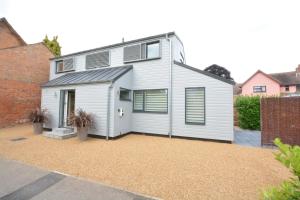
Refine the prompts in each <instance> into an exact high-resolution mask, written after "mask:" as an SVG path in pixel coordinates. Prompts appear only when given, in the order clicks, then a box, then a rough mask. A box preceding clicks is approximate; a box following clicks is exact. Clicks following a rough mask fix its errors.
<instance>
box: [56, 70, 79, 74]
mask: <svg viewBox="0 0 300 200" xmlns="http://www.w3.org/2000/svg"><path fill="white" fill-rule="evenodd" d="M74 71H75V69H72V70H67V71H62V72H55V74H62V73H67V72H74Z"/></svg>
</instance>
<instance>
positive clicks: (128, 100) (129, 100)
mask: <svg viewBox="0 0 300 200" xmlns="http://www.w3.org/2000/svg"><path fill="white" fill-rule="evenodd" d="M119 100H120V101H127V102H131V99H119Z"/></svg>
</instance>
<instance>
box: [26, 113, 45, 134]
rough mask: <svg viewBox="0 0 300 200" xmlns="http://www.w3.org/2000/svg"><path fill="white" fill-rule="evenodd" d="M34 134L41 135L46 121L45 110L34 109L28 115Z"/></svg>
mask: <svg viewBox="0 0 300 200" xmlns="http://www.w3.org/2000/svg"><path fill="white" fill-rule="evenodd" d="M29 118H30V120H31V122H32V125H33V132H34V133H35V134H41V133H43V124H44V123H45V122H46V121H47V120H48V118H47V109H40V108H36V109H35V110H34V111H32V112H31V113H30V115H29Z"/></svg>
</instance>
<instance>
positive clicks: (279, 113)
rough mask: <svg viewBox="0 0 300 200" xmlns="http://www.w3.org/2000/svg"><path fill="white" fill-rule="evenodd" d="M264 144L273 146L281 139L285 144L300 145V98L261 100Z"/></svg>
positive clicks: (269, 98)
mask: <svg viewBox="0 0 300 200" xmlns="http://www.w3.org/2000/svg"><path fill="white" fill-rule="evenodd" d="M261 132H262V144H263V145H270V144H273V140H274V139H275V138H276V137H279V138H280V139H281V140H282V141H283V142H284V143H288V144H293V145H294V144H298V145H300V97H268V98H262V99H261Z"/></svg>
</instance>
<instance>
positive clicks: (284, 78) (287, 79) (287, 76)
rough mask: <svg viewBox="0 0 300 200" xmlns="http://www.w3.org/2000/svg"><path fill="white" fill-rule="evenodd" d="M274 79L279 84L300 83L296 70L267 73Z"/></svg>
mask: <svg viewBox="0 0 300 200" xmlns="http://www.w3.org/2000/svg"><path fill="white" fill-rule="evenodd" d="M269 75H270V76H272V77H273V78H274V79H276V80H278V81H279V82H280V83H281V85H297V84H300V74H299V75H298V76H296V71H293V72H282V73H274V74H269Z"/></svg>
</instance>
